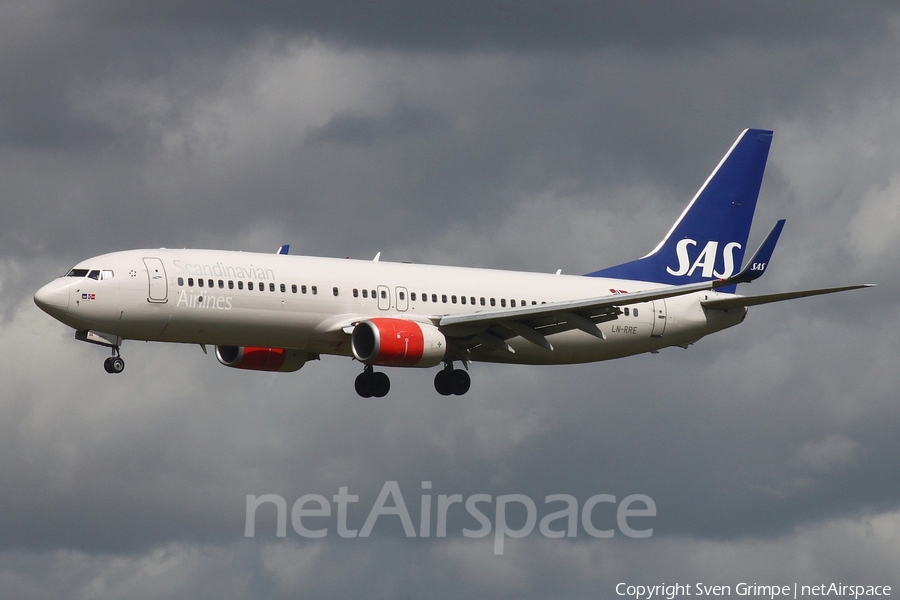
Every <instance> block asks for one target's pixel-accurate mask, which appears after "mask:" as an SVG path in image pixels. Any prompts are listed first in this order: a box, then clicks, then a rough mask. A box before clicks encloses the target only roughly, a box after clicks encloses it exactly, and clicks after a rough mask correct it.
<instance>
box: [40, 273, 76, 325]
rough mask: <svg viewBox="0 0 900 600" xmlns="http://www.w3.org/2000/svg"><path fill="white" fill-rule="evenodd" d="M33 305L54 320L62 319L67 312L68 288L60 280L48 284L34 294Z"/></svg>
mask: <svg viewBox="0 0 900 600" xmlns="http://www.w3.org/2000/svg"><path fill="white" fill-rule="evenodd" d="M34 303H35V304H37V305H38V308H40V309H41V310H42V311H44V312H45V313H47V314H48V315H50V316H51V317H53V318H54V319H62V318H63V317H64V316H65V315H66V312H68V310H69V286H68V285H67V283H66V282H65V281H60V280H56V281H53V282H51V283H48V284H47V285H45V286H44V287H42V288H41V289H39V290H38V291H37V292H36V293H35V294H34Z"/></svg>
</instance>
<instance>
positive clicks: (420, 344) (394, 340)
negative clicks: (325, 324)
mask: <svg viewBox="0 0 900 600" xmlns="http://www.w3.org/2000/svg"><path fill="white" fill-rule="evenodd" d="M350 349H351V351H352V352H353V356H354V358H356V360H358V361H360V362H364V363H366V364H367V365H383V366H390V367H433V366H434V365H437V364H440V362H441V361H443V360H444V356H446V354H447V338H445V337H444V334H443V333H441V332H440V331H438V328H437V327H434V326H433V325H425V324H422V323H416V322H415V321H408V320H406V319H387V318H383V319H382V318H376V319H367V320H365V321H361V322H360V323H359V324H358V325H357V326H356V327H354V328H353V333H352V334H351V335H350Z"/></svg>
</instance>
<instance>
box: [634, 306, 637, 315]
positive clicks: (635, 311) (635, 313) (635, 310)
mask: <svg viewBox="0 0 900 600" xmlns="http://www.w3.org/2000/svg"><path fill="white" fill-rule="evenodd" d="M634 316H638V313H637V309H636V308H635V309H634Z"/></svg>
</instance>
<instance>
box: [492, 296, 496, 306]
mask: <svg viewBox="0 0 900 600" xmlns="http://www.w3.org/2000/svg"><path fill="white" fill-rule="evenodd" d="M491 306H497V301H496V300H495V299H494V298H491Z"/></svg>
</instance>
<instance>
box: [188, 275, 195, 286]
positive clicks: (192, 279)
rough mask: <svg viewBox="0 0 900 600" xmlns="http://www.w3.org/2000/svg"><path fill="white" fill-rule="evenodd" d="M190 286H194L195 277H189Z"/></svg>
mask: <svg viewBox="0 0 900 600" xmlns="http://www.w3.org/2000/svg"><path fill="white" fill-rule="evenodd" d="M188 287H194V278H193V277H188Z"/></svg>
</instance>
